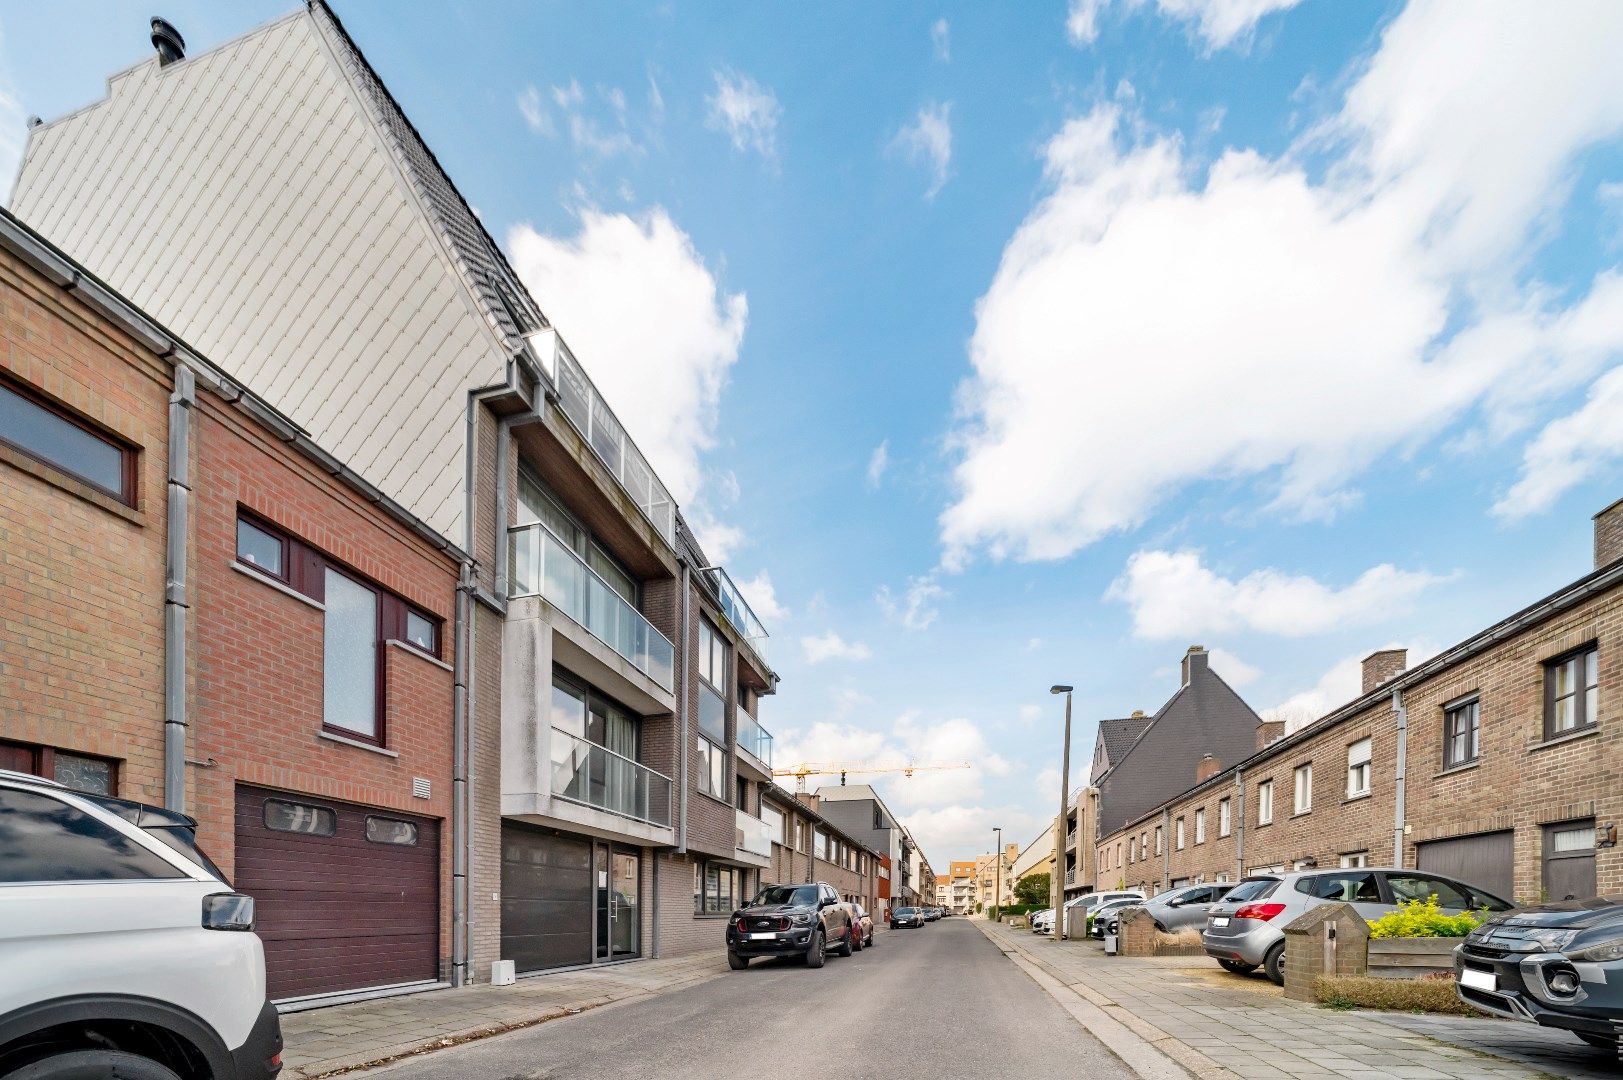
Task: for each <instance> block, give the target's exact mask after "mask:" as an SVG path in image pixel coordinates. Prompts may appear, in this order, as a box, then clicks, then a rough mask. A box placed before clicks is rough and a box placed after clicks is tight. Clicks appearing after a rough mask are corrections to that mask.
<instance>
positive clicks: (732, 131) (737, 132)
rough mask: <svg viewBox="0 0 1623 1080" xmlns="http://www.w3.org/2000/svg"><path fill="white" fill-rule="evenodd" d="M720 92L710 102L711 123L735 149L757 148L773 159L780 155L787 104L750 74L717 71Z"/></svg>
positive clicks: (708, 99)
mask: <svg viewBox="0 0 1623 1080" xmlns="http://www.w3.org/2000/svg"><path fill="white" fill-rule="evenodd" d="M714 74H715V77H716V92H715V93H714V94H712V95H711V96H710V97H709V98H707V99H705V100H706V101H707V102H708V103H709V105H710V116H709V121H708V123H709V126H710V127H712V128H714V129H716V130H717V131H723V132H725V133H726V134H727V137H728V138H729V139H731V140H732V143H733V149H735V150H740V151H748V150H754V151H755V152H756V153H758V154H760V155H761V156H762V157H764V158H766V159H768V160H769V161H770V160H773V159H775V158H776V157H777V156H778V120H779V118H780V117H781V116H782V114H783V108H782V106H780V105H779V104H778V99H777V97H776V96H775V95H774V94H773V93H772V91H771V90H769V89H767V88H765V87H763V86H761V84H760V83H757V82H756V81H755V80H754V79H752V78H750V77H749V76H748V75H742V74H739V73H738V72H734V71H717V72H715V73H714Z"/></svg>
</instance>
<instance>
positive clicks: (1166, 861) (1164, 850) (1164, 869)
mask: <svg viewBox="0 0 1623 1080" xmlns="http://www.w3.org/2000/svg"><path fill="white" fill-rule="evenodd" d="M1076 813H1077V817H1078V818H1079V819H1080V818H1081V816H1082V811H1081V810H1080V809H1078V810H1077V812H1076ZM1081 827H1082V822H1081V821H1080V820H1078V821H1077V828H1078V829H1080V828H1081ZM1076 841H1077V844H1076V851H1077V856H1078V861H1080V857H1081V854H1082V837H1081V836H1080V835H1079V836H1078V837H1077V838H1076ZM1161 888H1163V889H1170V888H1172V808H1171V807H1167V806H1163V807H1162V808H1161Z"/></svg>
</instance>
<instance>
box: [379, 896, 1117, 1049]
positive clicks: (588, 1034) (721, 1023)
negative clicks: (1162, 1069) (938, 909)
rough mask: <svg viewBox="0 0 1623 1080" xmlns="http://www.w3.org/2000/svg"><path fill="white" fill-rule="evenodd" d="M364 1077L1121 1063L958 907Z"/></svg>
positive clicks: (760, 961) (471, 1044) (497, 1037)
mask: <svg viewBox="0 0 1623 1080" xmlns="http://www.w3.org/2000/svg"><path fill="white" fill-rule="evenodd" d="M364 1075H366V1076H367V1077H369V1078H375V1080H385V1078H386V1080H415V1078H418V1077H421V1078H425V1080H426V1078H434V1080H462V1078H467V1080H518V1078H521V1077H523V1078H530V1077H612V1078H614V1080H634V1078H641V1077H660V1078H669V1077H705V1078H710V1077H717V1078H728V1080H739V1078H751V1077H773V1078H776V1077H784V1076H796V1077H821V1078H826V1080H837V1078H838V1080H843V1078H846V1077H876V1078H877V1077H884V1078H886V1080H895V1078H897V1077H930V1078H932V1080H950V1078H954V1077H974V1078H975V1080H987V1078H990V1077H1005V1076H1033V1077H1035V1076H1063V1077H1110V1078H1112V1080H1120V1078H1122V1077H1125V1076H1129V1075H1131V1074H1130V1073H1129V1072H1128V1070H1127V1068H1126V1066H1125V1065H1123V1064H1122V1062H1121V1061H1120V1060H1119V1059H1118V1058H1116V1057H1114V1056H1113V1055H1112V1054H1111V1053H1110V1052H1109V1051H1107V1050H1106V1049H1104V1047H1103V1046H1102V1045H1101V1044H1100V1043H1099V1042H1098V1040H1096V1039H1094V1038H1093V1036H1091V1035H1089V1034H1088V1033H1087V1032H1086V1031H1084V1030H1083V1029H1082V1028H1081V1027H1080V1026H1078V1025H1077V1023H1076V1021H1074V1020H1073V1019H1071V1017H1070V1015H1069V1014H1067V1013H1066V1012H1065V1011H1064V1010H1062V1009H1061V1008H1060V1007H1059V1006H1058V1005H1056V1004H1055V1003H1054V1001H1053V999H1051V998H1050V997H1049V996H1048V995H1047V994H1046V993H1044V992H1043V991H1042V990H1041V989H1040V988H1038V986H1037V984H1036V983H1034V982H1032V981H1031V979H1030V978H1029V977H1028V976H1027V975H1026V974H1025V973H1024V972H1022V971H1021V970H1020V969H1019V968H1017V967H1015V965H1014V964H1013V963H1012V962H1011V961H1010V960H1008V959H1007V958H1006V957H1004V955H1003V954H1002V953H1001V952H999V951H998V949H997V947H996V946H994V945H993V944H992V943H991V942H990V941H988V940H986V937H985V936H984V935H983V934H982V933H981V932H980V931H979V930H977V929H976V928H975V927H974V926H971V925H969V923H968V922H967V921H966V920H964V919H962V918H950V919H942V920H941V921H940V922H936V923H932V924H930V925H928V926H926V927H924V928H923V929H920V930H890V931H885V932H881V933H880V935H879V939H878V943H877V944H876V945H875V947H874V948H872V949H865V950H864V951H862V952H860V953H858V954H857V955H855V956H852V957H840V956H835V955H833V954H832V953H831V954H830V955H829V958H828V964H827V966H825V967H824V968H823V969H822V970H820V971H810V970H807V969H806V968H805V967H803V966H801V965H799V964H793V963H789V962H786V961H776V960H756V961H754V962H753V963H752V964H751V965H750V967H749V969H748V970H746V971H739V972H729V973H728V974H726V975H723V976H721V977H720V978H716V979H712V980H710V981H709V982H706V983H701V984H699V985H698V986H695V987H690V988H689V989H686V990H678V991H674V992H672V993H668V994H663V995H660V996H658V997H654V998H648V999H641V1000H637V1001H634V1002H630V1003H627V1004H624V1005H615V1006H608V1007H605V1008H601V1009H595V1010H593V1011H591V1012H587V1013H582V1014H581V1015H580V1016H575V1017H570V1018H568V1019H564V1020H554V1021H551V1022H549V1023H545V1024H540V1025H538V1026H536V1027H533V1028H526V1029H524V1030H521V1031H515V1032H511V1033H509V1034H506V1035H499V1036H496V1037H494V1038H490V1039H484V1040H481V1041H479V1042H474V1043H468V1044H466V1045H464V1046H459V1047H453V1048H451V1049H448V1050H440V1051H437V1052H435V1053H432V1054H428V1055H425V1056H423V1057H419V1058H413V1059H409V1060H406V1061H402V1062H398V1063H396V1064H394V1065H387V1066H383V1067H382V1068H378V1069H372V1070H369V1071H367V1072H366V1073H365V1074H364Z"/></svg>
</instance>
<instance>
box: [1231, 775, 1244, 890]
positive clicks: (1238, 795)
mask: <svg viewBox="0 0 1623 1080" xmlns="http://www.w3.org/2000/svg"><path fill="white" fill-rule="evenodd" d="M1233 824H1234V880H1235V881H1242V880H1244V879H1245V770H1244V769H1235V770H1234V822H1233Z"/></svg>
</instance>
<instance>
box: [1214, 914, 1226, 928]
mask: <svg viewBox="0 0 1623 1080" xmlns="http://www.w3.org/2000/svg"><path fill="white" fill-rule="evenodd" d="M1228 924H1229V917H1228V916H1227V915H1217V916H1214V917H1213V918H1212V925H1213V926H1227V925H1228Z"/></svg>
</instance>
